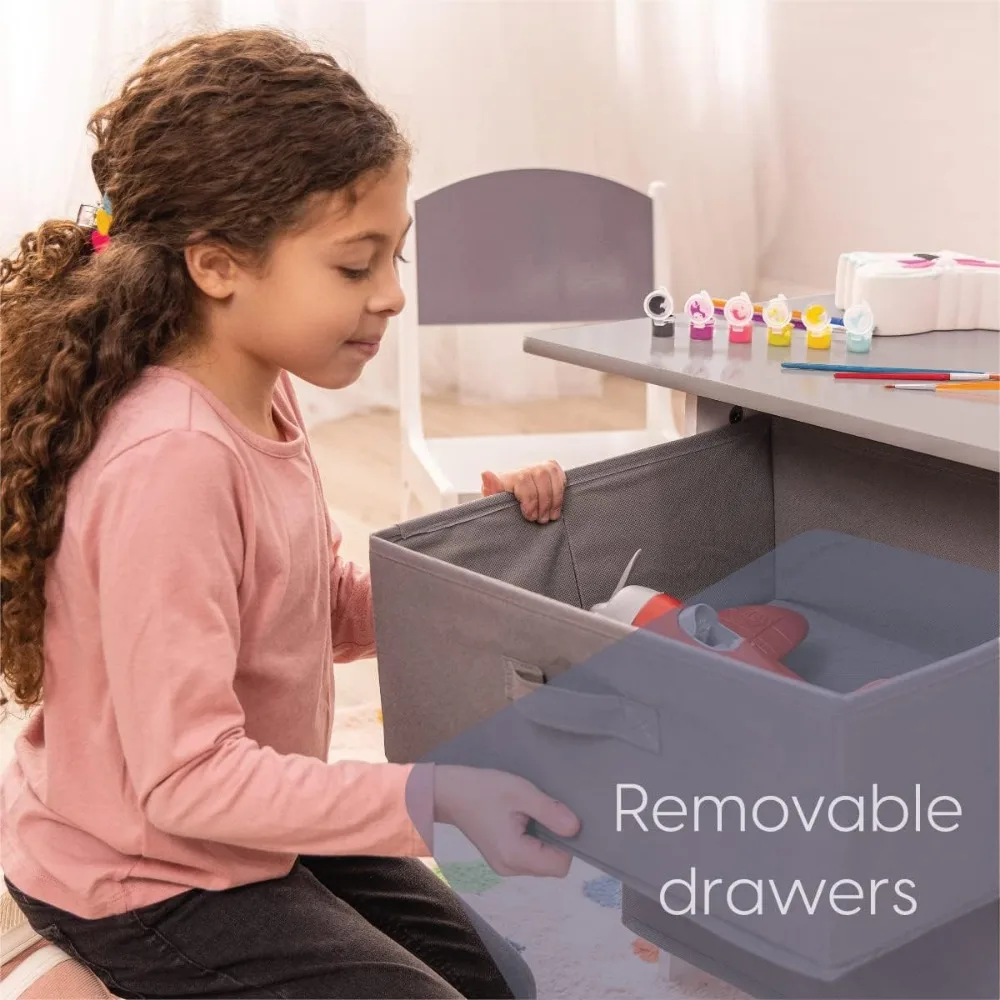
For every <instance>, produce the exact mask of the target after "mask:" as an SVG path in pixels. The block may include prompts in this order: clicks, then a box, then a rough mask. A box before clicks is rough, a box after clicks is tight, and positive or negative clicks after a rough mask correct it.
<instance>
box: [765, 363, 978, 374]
mask: <svg viewBox="0 0 1000 1000" xmlns="http://www.w3.org/2000/svg"><path fill="white" fill-rule="evenodd" d="M781 367H782V368H787V369H788V370H789V371H804V372H873V373H874V372H882V373H885V372H888V373H889V374H895V373H896V372H918V373H920V374H924V375H926V374H931V375H935V374H937V373H938V372H945V373H946V374H948V375H956V374H958V375H965V374H967V373H969V372H970V369H969V368H899V367H892V368H879V367H873V366H872V365H831V364H826V363H824V362H818V361H782V362H781Z"/></svg>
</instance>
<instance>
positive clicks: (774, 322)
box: [762, 295, 792, 347]
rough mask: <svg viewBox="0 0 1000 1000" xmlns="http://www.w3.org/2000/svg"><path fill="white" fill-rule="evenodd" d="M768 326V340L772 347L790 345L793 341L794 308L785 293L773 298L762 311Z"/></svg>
mask: <svg viewBox="0 0 1000 1000" xmlns="http://www.w3.org/2000/svg"><path fill="white" fill-rule="evenodd" d="M762 316H763V319H764V325H765V326H766V327H767V342H768V344H770V345H771V346H772V347H788V345H789V344H791V342H792V322H791V321H792V310H791V309H789V308H788V300H787V299H786V298H785V296H784V295H779V296H778V297H777V298H773V299H771V301H770V302H768V304H767V305H766V306H764V310H763V313H762Z"/></svg>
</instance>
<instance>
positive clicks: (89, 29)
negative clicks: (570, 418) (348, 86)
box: [0, 0, 781, 423]
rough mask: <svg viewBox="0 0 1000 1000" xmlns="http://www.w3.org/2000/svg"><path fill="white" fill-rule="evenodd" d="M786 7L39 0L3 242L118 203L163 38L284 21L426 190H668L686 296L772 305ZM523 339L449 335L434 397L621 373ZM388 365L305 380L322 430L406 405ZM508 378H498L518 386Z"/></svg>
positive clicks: (1, 227)
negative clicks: (362, 92)
mask: <svg viewBox="0 0 1000 1000" xmlns="http://www.w3.org/2000/svg"><path fill="white" fill-rule="evenodd" d="M768 7H769V3H768V0H368V2H362V0H352V2H329V0H30V2H24V3H20V2H18V3H13V2H12V3H10V4H6V5H5V9H4V19H3V29H2V30H3V36H2V41H0V44H2V48H0V55H2V60H0V100H2V102H3V104H2V105H0V110H2V113H3V115H4V118H3V120H2V123H0V124H2V127H3V131H2V133H0V134H3V135H4V136H6V137H9V139H8V141H5V143H4V147H5V148H4V150H3V151H2V153H0V156H2V160H0V169H2V170H3V173H4V178H3V179H4V180H5V182H4V191H5V192H7V194H8V197H7V198H6V199H5V201H4V208H3V215H2V220H0V246H2V247H3V248H4V249H6V248H8V247H10V246H11V245H12V244H13V243H14V242H15V241H16V240H17V238H18V237H19V236H20V234H21V233H22V232H24V231H25V230H27V229H29V228H33V227H34V226H35V225H37V224H38V222H40V221H41V220H42V219H43V218H46V217H51V216H54V215H60V214H61V215H63V216H68V217H73V216H74V215H75V212H76V208H77V206H78V204H79V203H80V202H82V201H88V200H90V199H92V198H93V197H94V196H95V194H96V192H95V191H94V187H93V180H92V178H91V176H90V169H89V153H90V149H89V146H88V145H87V141H86V137H85V135H84V131H83V130H84V125H85V122H86V119H87V115H88V113H89V112H90V111H91V110H92V109H93V107H95V106H96V105H97V103H98V102H100V101H101V100H103V99H104V98H105V97H106V96H107V95H108V94H109V93H111V92H113V90H114V88H115V87H116V86H117V85H118V84H119V83H120V81H121V79H122V77H123V76H124V75H125V73H126V72H128V71H129V69H131V68H132V67H133V66H135V65H136V64H137V63H138V62H139V61H141V59H142V58H143V57H144V56H145V55H146V54H147V52H148V51H149V50H150V48H152V47H153V46H155V45H158V44H160V43H162V42H166V41H169V40H171V39H174V38H176V37H178V36H180V35H182V34H185V33H187V32H190V31H195V30H203V29H211V28H217V27H223V26H236V25H250V24H271V25H277V26H280V27H283V28H286V29H289V30H291V31H293V32H295V33H296V34H298V35H300V36H301V37H303V38H304V39H305V40H307V41H308V42H310V43H312V44H314V45H316V46H320V47H322V48H324V49H326V50H329V51H331V52H333V53H334V55H335V56H337V57H338V58H340V59H341V60H342V61H343V62H345V63H346V64H347V65H348V66H349V67H350V68H351V69H352V70H353V71H354V72H355V73H356V74H357V75H358V76H359V77H360V79H361V80H362V82H363V83H364V84H365V85H366V86H367V87H368V88H369V89H370V90H371V92H372V93H373V94H374V96H376V97H377V98H378V99H380V100H382V101H383V102H384V103H385V104H387V105H388V106H389V107H390V108H391V109H392V110H393V111H394V112H395V113H396V115H397V117H398V118H399V119H400V121H401V123H402V124H403V126H404V128H405V129H406V131H407V133H408V134H409V135H410V137H411V138H412V139H413V141H414V143H415V146H416V157H415V161H414V169H413V182H414V190H415V192H416V193H417V194H420V193H423V192H426V191H430V190H433V189H435V188H437V187H440V186H442V185H444V184H448V183H450V182H452V181H455V180H458V179H460V178H462V177H466V176H469V175H472V174H477V173H482V172H485V171H489V170H495V169H502V168H510V167H559V168H566V169H574V170H583V171H589V172H592V173H596V174H601V175H603V176H607V177H610V178H613V179H615V180H619V181H621V182H623V183H626V184H630V185H633V186H635V187H637V188H639V189H643V190H644V189H645V188H646V187H647V186H648V184H649V183H650V181H652V180H663V181H665V182H666V183H667V185H668V192H669V193H668V213H667V214H668V217H669V218H668V223H669V225H668V228H669V232H668V233H667V236H668V243H669V247H670V261H671V264H670V283H671V291H672V293H673V295H674V297H675V299H679V300H680V301H683V298H684V297H686V296H687V295H688V294H690V293H691V292H692V291H697V290H699V289H700V288H702V287H707V288H709V289H710V290H711V291H712V292H713V294H717V295H729V294H735V293H736V292H739V291H741V290H744V289H745V290H746V291H748V292H750V293H751V294H753V292H754V289H755V286H756V282H757V278H758V272H757V265H758V261H759V260H760V258H761V257H762V255H763V253H764V252H765V251H766V249H767V246H768V243H769V241H770V239H771V236H772V230H773V227H774V225H775V221H776V215H777V207H778V201H779V196H780V190H781V186H780V180H781V178H780V168H779V164H780V157H779V150H778V148H777V133H776V129H775V127H774V121H773V117H772V104H771V99H770V87H769V74H768V67H769V65H770V63H769V60H770V56H769V52H768V37H769V31H768V22H767V15H768ZM523 332H524V331H523V328H518V329H508V328H503V329H501V330H499V331H497V330H490V331H486V332H484V331H464V330H463V331H454V330H450V331H435V330H431V331H427V333H428V335H427V337H425V338H424V341H423V343H424V358H425V360H424V362H423V372H424V379H425V385H426V387H427V389H428V391H437V390H442V389H458V390H459V391H460V392H461V394H462V395H463V397H466V398H476V399H498V398H504V399H523V398H537V397H543V396H552V395H559V394H568V393H592V392H595V391H597V390H598V388H599V384H600V383H599V378H598V376H597V375H596V374H594V373H592V372H586V371H583V370H579V369H574V368H571V367H570V366H566V365H559V364H556V363H554V362H549V361H544V360H541V359H537V358H531V357H528V356H526V355H525V354H524V353H523V352H522V350H521V334H522V333H523ZM389 346H390V349H389V350H386V351H383V352H382V353H381V354H380V355H379V357H378V358H377V359H376V360H375V361H373V362H372V363H371V364H370V365H369V366H368V369H367V370H366V372H365V374H364V376H363V377H362V379H361V380H360V382H359V383H358V384H357V385H356V386H354V387H352V388H350V389H348V390H344V391H342V392H339V393H328V392H323V391H321V390H313V389H311V388H310V387H305V386H301V385H300V390H301V391H302V393H303V402H304V404H305V406H306V408H307V410H308V414H309V419H310V421H311V422H314V423H315V422H317V421H320V420H324V419H333V418H336V417H339V416H343V415H346V414H349V413H352V412H356V411H358V410H362V409H365V408H368V407H371V406H382V405H388V406H392V405H394V404H395V402H396V363H397V361H396V355H395V351H394V350H393V349H392V347H393V346H394V343H393V341H392V339H391V338H390V342H389ZM498 372H499V373H502V374H501V375H500V377H498V374H497V373H498Z"/></svg>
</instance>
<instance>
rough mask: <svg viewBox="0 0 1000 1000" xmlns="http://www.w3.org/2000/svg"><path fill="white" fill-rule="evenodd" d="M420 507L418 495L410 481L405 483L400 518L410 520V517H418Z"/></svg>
mask: <svg viewBox="0 0 1000 1000" xmlns="http://www.w3.org/2000/svg"><path fill="white" fill-rule="evenodd" d="M418 509H419V505H418V503H417V495H416V494H415V493H414V492H413V490H412V489H410V486H409V484H408V483H403V502H402V505H401V513H400V520H403V521H409V520H410V518H412V517H416V516H417V510H418Z"/></svg>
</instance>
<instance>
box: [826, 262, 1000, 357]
mask: <svg viewBox="0 0 1000 1000" xmlns="http://www.w3.org/2000/svg"><path fill="white" fill-rule="evenodd" d="M835 301H836V305H837V308H838V309H844V310H846V309H849V308H850V307H851V306H856V305H860V304H861V303H862V302H867V303H868V305H869V307H870V309H871V311H872V313H873V314H874V316H875V321H876V324H877V325H876V328H875V331H874V333H875V336H877V337H901V336H905V335H907V334H913V333H928V332H930V331H931V330H1000V261H995V260H984V259H983V258H981V257H972V256H969V255H967V254H960V253H955V252H954V251H951V250H941V251H937V252H935V253H871V252H867V251H854V252H852V253H845V254H841V256H840V261H839V263H838V265H837V291H836V299H835Z"/></svg>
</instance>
